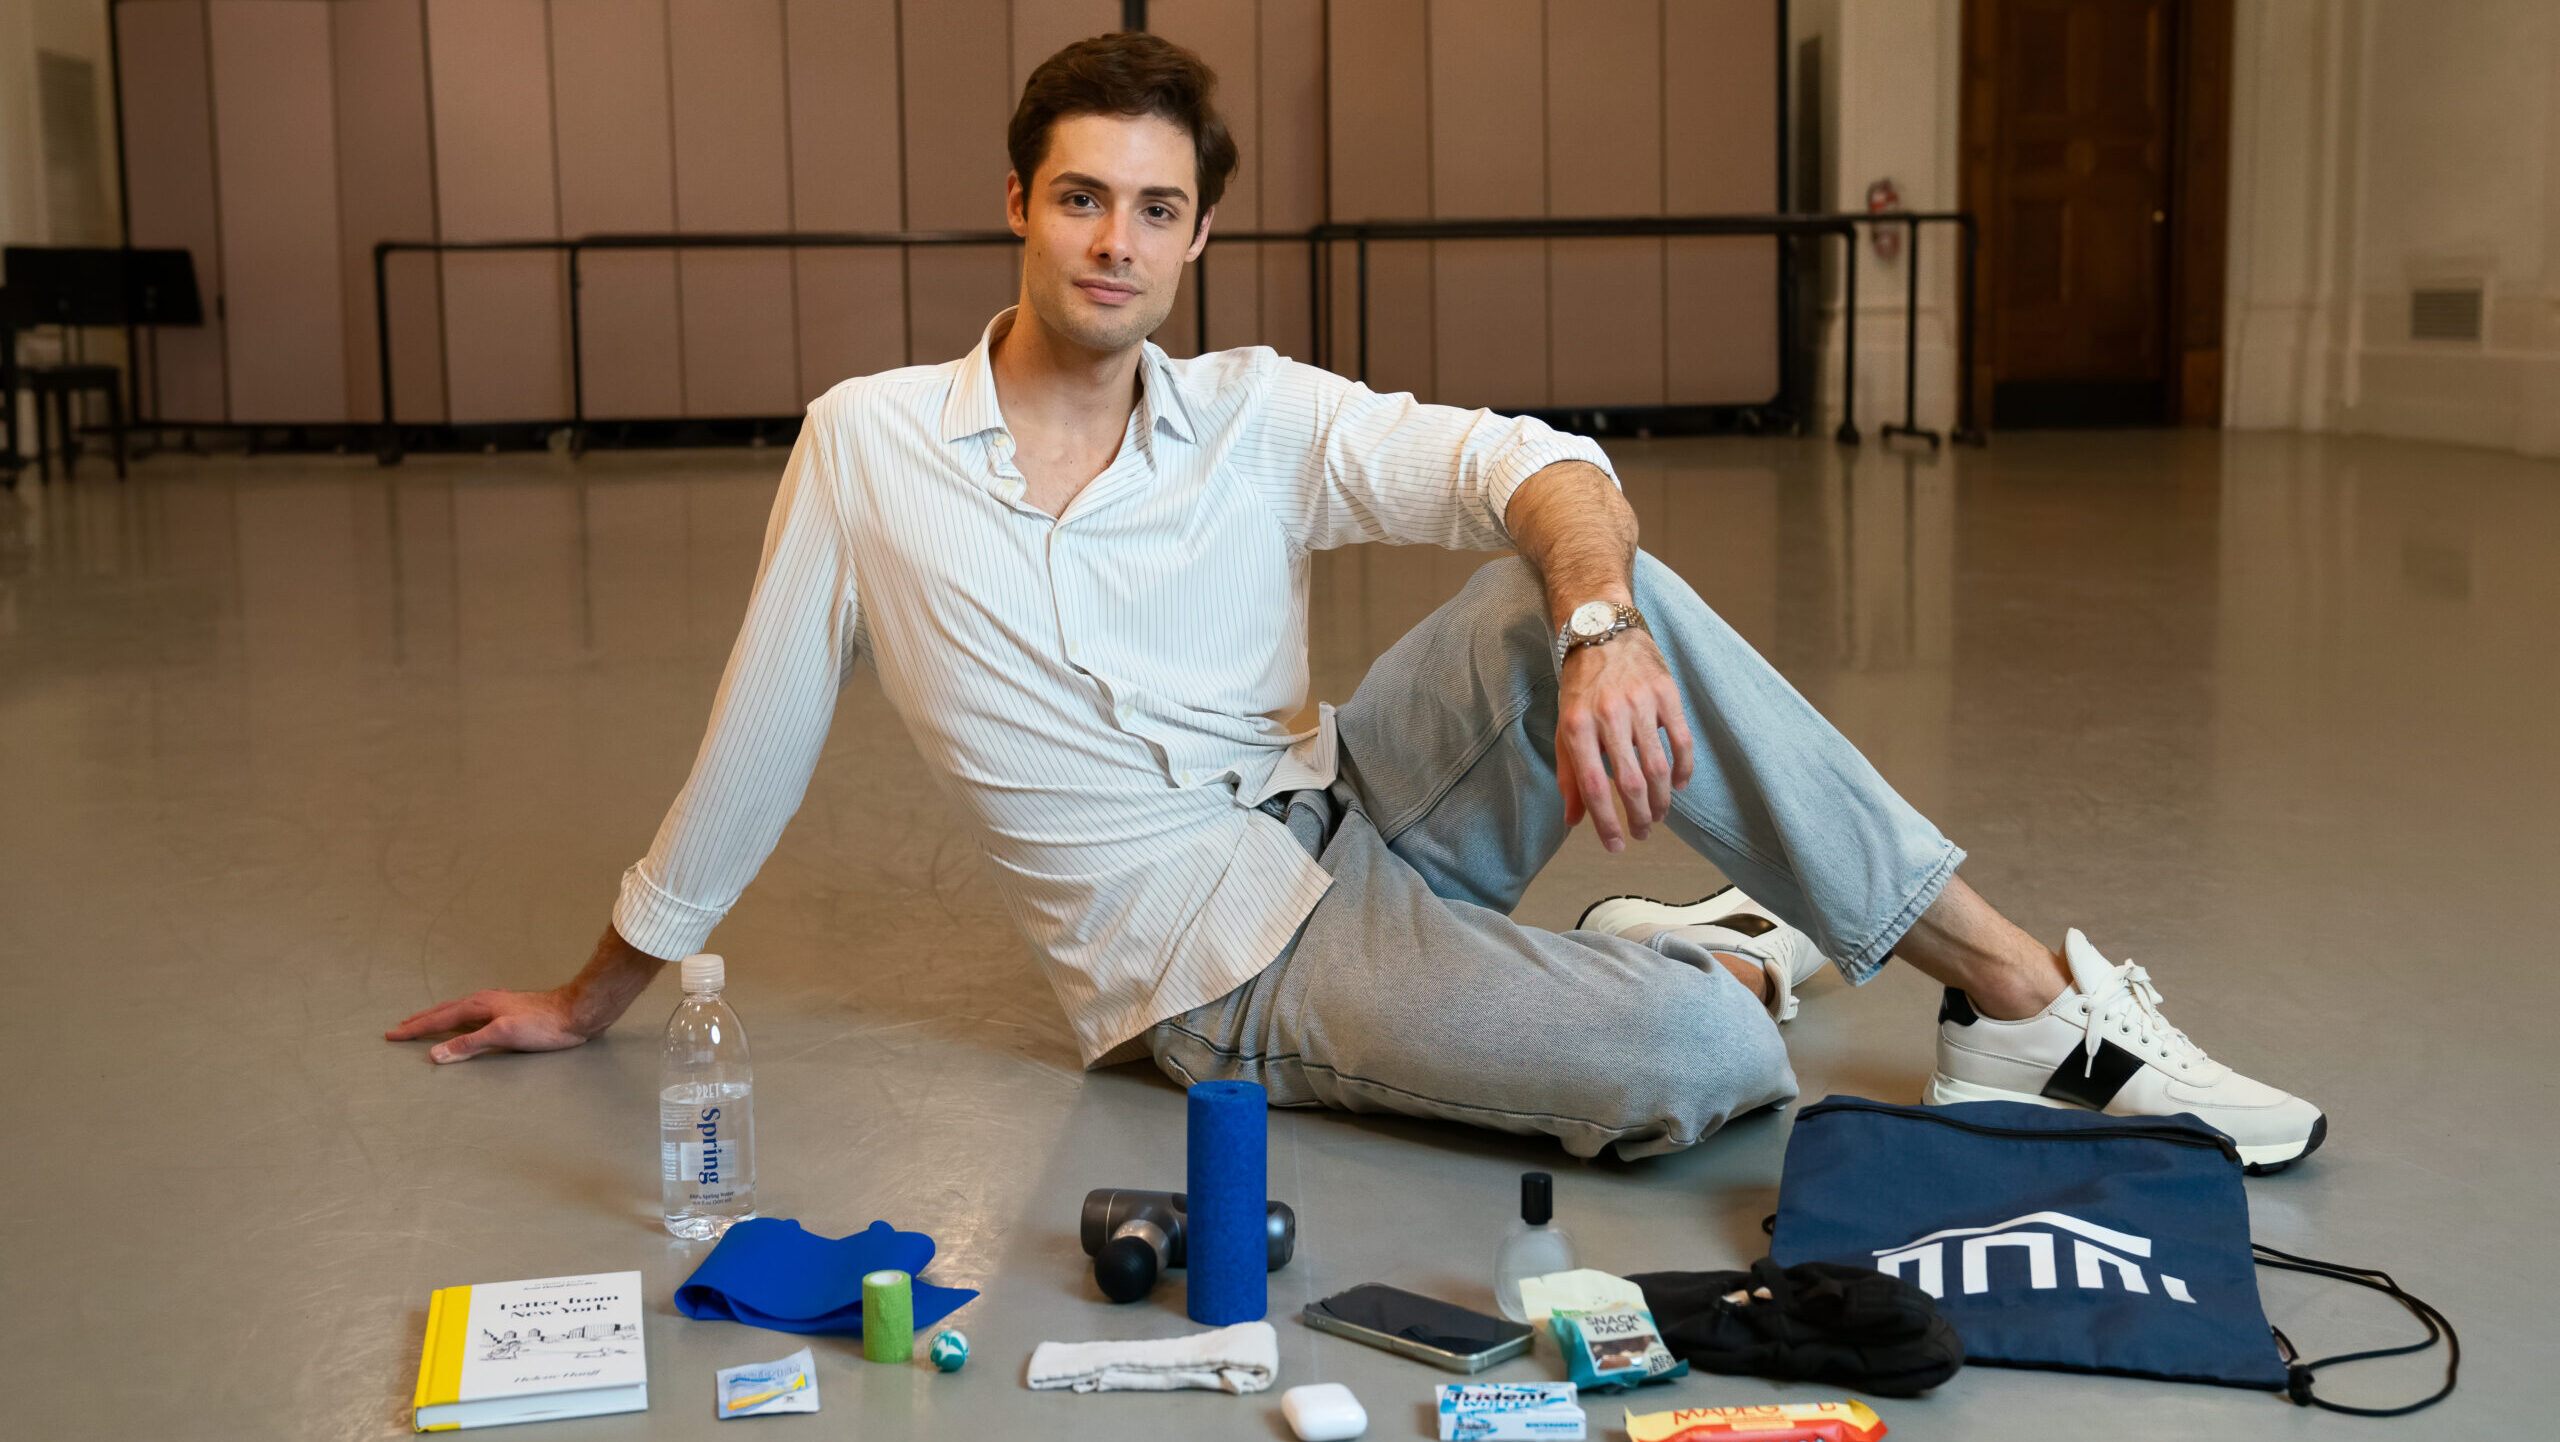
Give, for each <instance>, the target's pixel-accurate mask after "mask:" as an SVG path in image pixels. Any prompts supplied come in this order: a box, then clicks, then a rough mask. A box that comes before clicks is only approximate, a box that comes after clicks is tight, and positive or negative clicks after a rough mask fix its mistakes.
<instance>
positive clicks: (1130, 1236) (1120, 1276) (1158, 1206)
mask: <svg viewBox="0 0 2560 1442" xmlns="http://www.w3.org/2000/svg"><path fill="white" fill-rule="evenodd" d="M1183 1222H1184V1215H1183V1195H1182V1193H1180V1192H1141V1191H1133V1190H1131V1189H1129V1188H1126V1187H1097V1188H1095V1189H1094V1190H1092V1191H1090V1192H1087V1193H1085V1198H1084V1215H1083V1217H1082V1219H1081V1224H1080V1225H1079V1226H1078V1228H1077V1231H1078V1233H1079V1238H1080V1240H1081V1241H1082V1242H1083V1243H1084V1250H1085V1255H1086V1256H1089V1257H1091V1258H1093V1280H1094V1285H1096V1286H1098V1287H1100V1288H1101V1289H1102V1295H1104V1296H1106V1297H1109V1298H1110V1299H1111V1300H1113V1301H1115V1302H1134V1301H1136V1300H1138V1299H1139V1298H1140V1297H1143V1296H1145V1295H1146V1294H1147V1293H1148V1292H1149V1291H1151V1290H1153V1289H1154V1287H1155V1284H1156V1278H1157V1277H1159V1276H1162V1275H1163V1274H1164V1273H1165V1272H1166V1271H1167V1270H1168V1269H1170V1268H1174V1267H1179V1266H1181V1265H1182V1263H1183V1255H1184V1249H1183ZM1263 1225H1264V1229H1265V1230H1264V1242H1265V1246H1266V1248H1267V1250H1268V1257H1269V1262H1270V1269H1271V1270H1272V1271H1275V1272H1276V1271H1278V1270H1280V1269H1281V1268H1282V1267H1285V1266H1287V1265H1288V1264H1289V1258H1290V1256H1291V1255H1292V1254H1294V1253H1295V1252H1296V1251H1297V1249H1298V1216H1297V1213H1295V1212H1292V1211H1290V1210H1289V1205H1288V1203H1286V1202H1272V1203H1270V1204H1269V1206H1268V1208H1267V1209H1266V1211H1265V1212H1264V1214H1263Z"/></svg>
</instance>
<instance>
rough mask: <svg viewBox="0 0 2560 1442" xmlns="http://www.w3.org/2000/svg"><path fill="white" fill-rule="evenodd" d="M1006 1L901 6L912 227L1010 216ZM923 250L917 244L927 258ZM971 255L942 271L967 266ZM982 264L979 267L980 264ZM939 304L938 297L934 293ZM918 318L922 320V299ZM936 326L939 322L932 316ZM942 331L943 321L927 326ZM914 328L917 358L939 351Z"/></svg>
mask: <svg viewBox="0 0 2560 1442" xmlns="http://www.w3.org/2000/svg"><path fill="white" fill-rule="evenodd" d="M1008 10H1009V7H1008V6H1007V5H1006V3H1005V0H933V3H931V4H911V5H906V6H904V7H902V9H901V11H900V24H901V26H902V27H903V31H904V35H905V41H906V43H905V47H904V50H903V52H902V55H901V60H902V62H903V64H904V66H905V81H904V84H905V95H906V106H907V128H906V150H907V172H906V173H907V224H908V226H909V227H911V228H913V229H916V230H992V229H995V228H997V227H1000V226H1002V225H1003V224H1004V177H1005V172H1006V171H1007V170H1008V169H1010V167H1009V166H1008V165H1007V164H1006V162H1005V157H1004V127H1005V122H1006V121H1007V120H1008V119H1010V118H1011V117H1012V115H1013V104H1014V100H1015V94H1014V91H1013V88H1012V80H1011V76H1010V74H1009V72H1010V69H1011V66H1010V63H1009V62H1010V57H1009V56H1007V54H1006V53H1005V48H1004V46H1003V45H1001V44H998V43H994V40H993V37H998V36H1002V35H1003V34H1005V33H1006V25H1007V22H1008V18H1009V16H1008ZM922 258H923V253H922V252H918V261H919V263H921V261H922ZM971 264H972V263H971V262H967V261H962V262H958V263H956V264H955V265H954V266H952V267H947V268H946V269H950V270H952V271H953V272H954V273H955V274H956V273H966V272H969V270H970V267H971ZM981 269H983V267H981ZM937 304H939V301H937ZM916 314H917V317H918V324H919V326H923V325H924V324H925V321H924V315H925V311H924V309H923V308H922V307H921V306H919V308H918V310H917V312H916ZM935 324H936V325H937V326H938V325H939V322H938V321H937V322H935ZM931 333H932V334H933V335H934V336H935V337H936V338H937V339H939V338H940V337H941V335H942V332H941V330H940V329H934V330H932V332H931ZM926 334H927V332H926V330H924V329H919V330H918V331H917V333H916V342H917V349H916V353H915V354H916V359H918V360H924V359H927V358H928V357H932V358H937V359H938V358H939V356H937V355H936V353H935V352H934V351H932V350H928V349H926V348H925V345H924V341H925V337H926Z"/></svg>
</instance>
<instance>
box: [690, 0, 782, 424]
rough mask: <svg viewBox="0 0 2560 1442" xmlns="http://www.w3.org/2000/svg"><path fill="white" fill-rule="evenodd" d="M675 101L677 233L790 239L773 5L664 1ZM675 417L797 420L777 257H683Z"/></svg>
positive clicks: (751, 0) (778, 31)
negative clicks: (680, 385)
mask: <svg viewBox="0 0 2560 1442" xmlns="http://www.w3.org/2000/svg"><path fill="white" fill-rule="evenodd" d="M667 29H668V36H669V40H670V45H671V51H672V55H671V60H672V66H671V70H672V75H673V78H674V92H675V148H676V224H677V227H678V228H679V229H681V230H685V231H688V232H703V231H783V230H788V229H790V228H791V164H790V157H791V131H790V126H791V121H790V112H789V108H788V106H787V104H786V103H785V100H784V89H785V86H786V84H787V69H786V67H785V65H784V62H783V41H782V0H667ZM677 275H678V277H679V279H680V281H681V283H682V292H683V297H684V390H685V414H687V415H694V416H780V415H789V414H792V413H793V412H795V411H797V410H799V409H800V347H799V339H798V336H797V335H796V334H795V328H796V325H797V317H796V315H795V314H794V307H793V303H792V296H791V256H790V254H789V253H788V252H785V251H778V250H775V251H688V252H685V253H683V254H681V255H680V256H678V258H677Z"/></svg>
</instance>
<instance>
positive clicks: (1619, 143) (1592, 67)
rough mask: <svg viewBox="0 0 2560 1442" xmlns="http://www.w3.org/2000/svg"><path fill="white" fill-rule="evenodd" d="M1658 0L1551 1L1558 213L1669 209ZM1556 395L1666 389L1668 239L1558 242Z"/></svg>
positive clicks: (1638, 399) (1553, 323) (1550, 95)
mask: <svg viewBox="0 0 2560 1442" xmlns="http://www.w3.org/2000/svg"><path fill="white" fill-rule="evenodd" d="M1661 42H1662V11H1661V5H1660V3H1659V0H1569V3H1567V0H1550V4H1549V15H1548V25H1547V154H1548V155H1549V156H1550V157H1552V160H1553V163H1552V165H1551V167H1550V169H1549V170H1548V173H1547V197H1548V205H1549V213H1551V214H1554V215H1559V216H1574V215H1604V216H1605V215H1659V214H1661V213H1662V46H1661ZM1549 246H1550V248H1549V252H1548V254H1549V262H1548V268H1547V276H1548V282H1547V283H1548V285H1549V287H1550V288H1551V298H1550V302H1549V310H1548V314H1549V317H1550V320H1549V326H1550V330H1551V333H1552V335H1553V337H1554V347H1553V350H1552V352H1551V354H1550V364H1551V366H1552V370H1551V372H1550V375H1551V377H1552V379H1551V386H1552V390H1551V392H1550V393H1551V394H1552V395H1553V396H1554V401H1553V404H1555V405H1559V406H1574V405H1655V404H1659V403H1660V402H1661V401H1662V398H1663V371H1662V324H1663V318H1662V243H1661V242H1660V241H1656V240H1559V241H1552V242H1550V243H1549Z"/></svg>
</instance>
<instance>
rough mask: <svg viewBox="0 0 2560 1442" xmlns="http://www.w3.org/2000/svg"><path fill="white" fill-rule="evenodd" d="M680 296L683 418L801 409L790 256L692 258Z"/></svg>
mask: <svg viewBox="0 0 2560 1442" xmlns="http://www.w3.org/2000/svg"><path fill="white" fill-rule="evenodd" d="M678 273H679V276H680V278H681V280H682V282H683V290H684V400H685V404H684V413H685V414H686V415H689V416H787V415H795V414H797V413H798V412H799V410H800V406H801V396H800V339H799V336H798V334H797V333H796V327H795V325H794V320H793V314H792V312H793V303H792V295H791V253H790V252H789V251H784V250H770V251H743V250H697V251H690V252H687V253H686V254H684V255H682V256H680V257H678Z"/></svg>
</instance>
